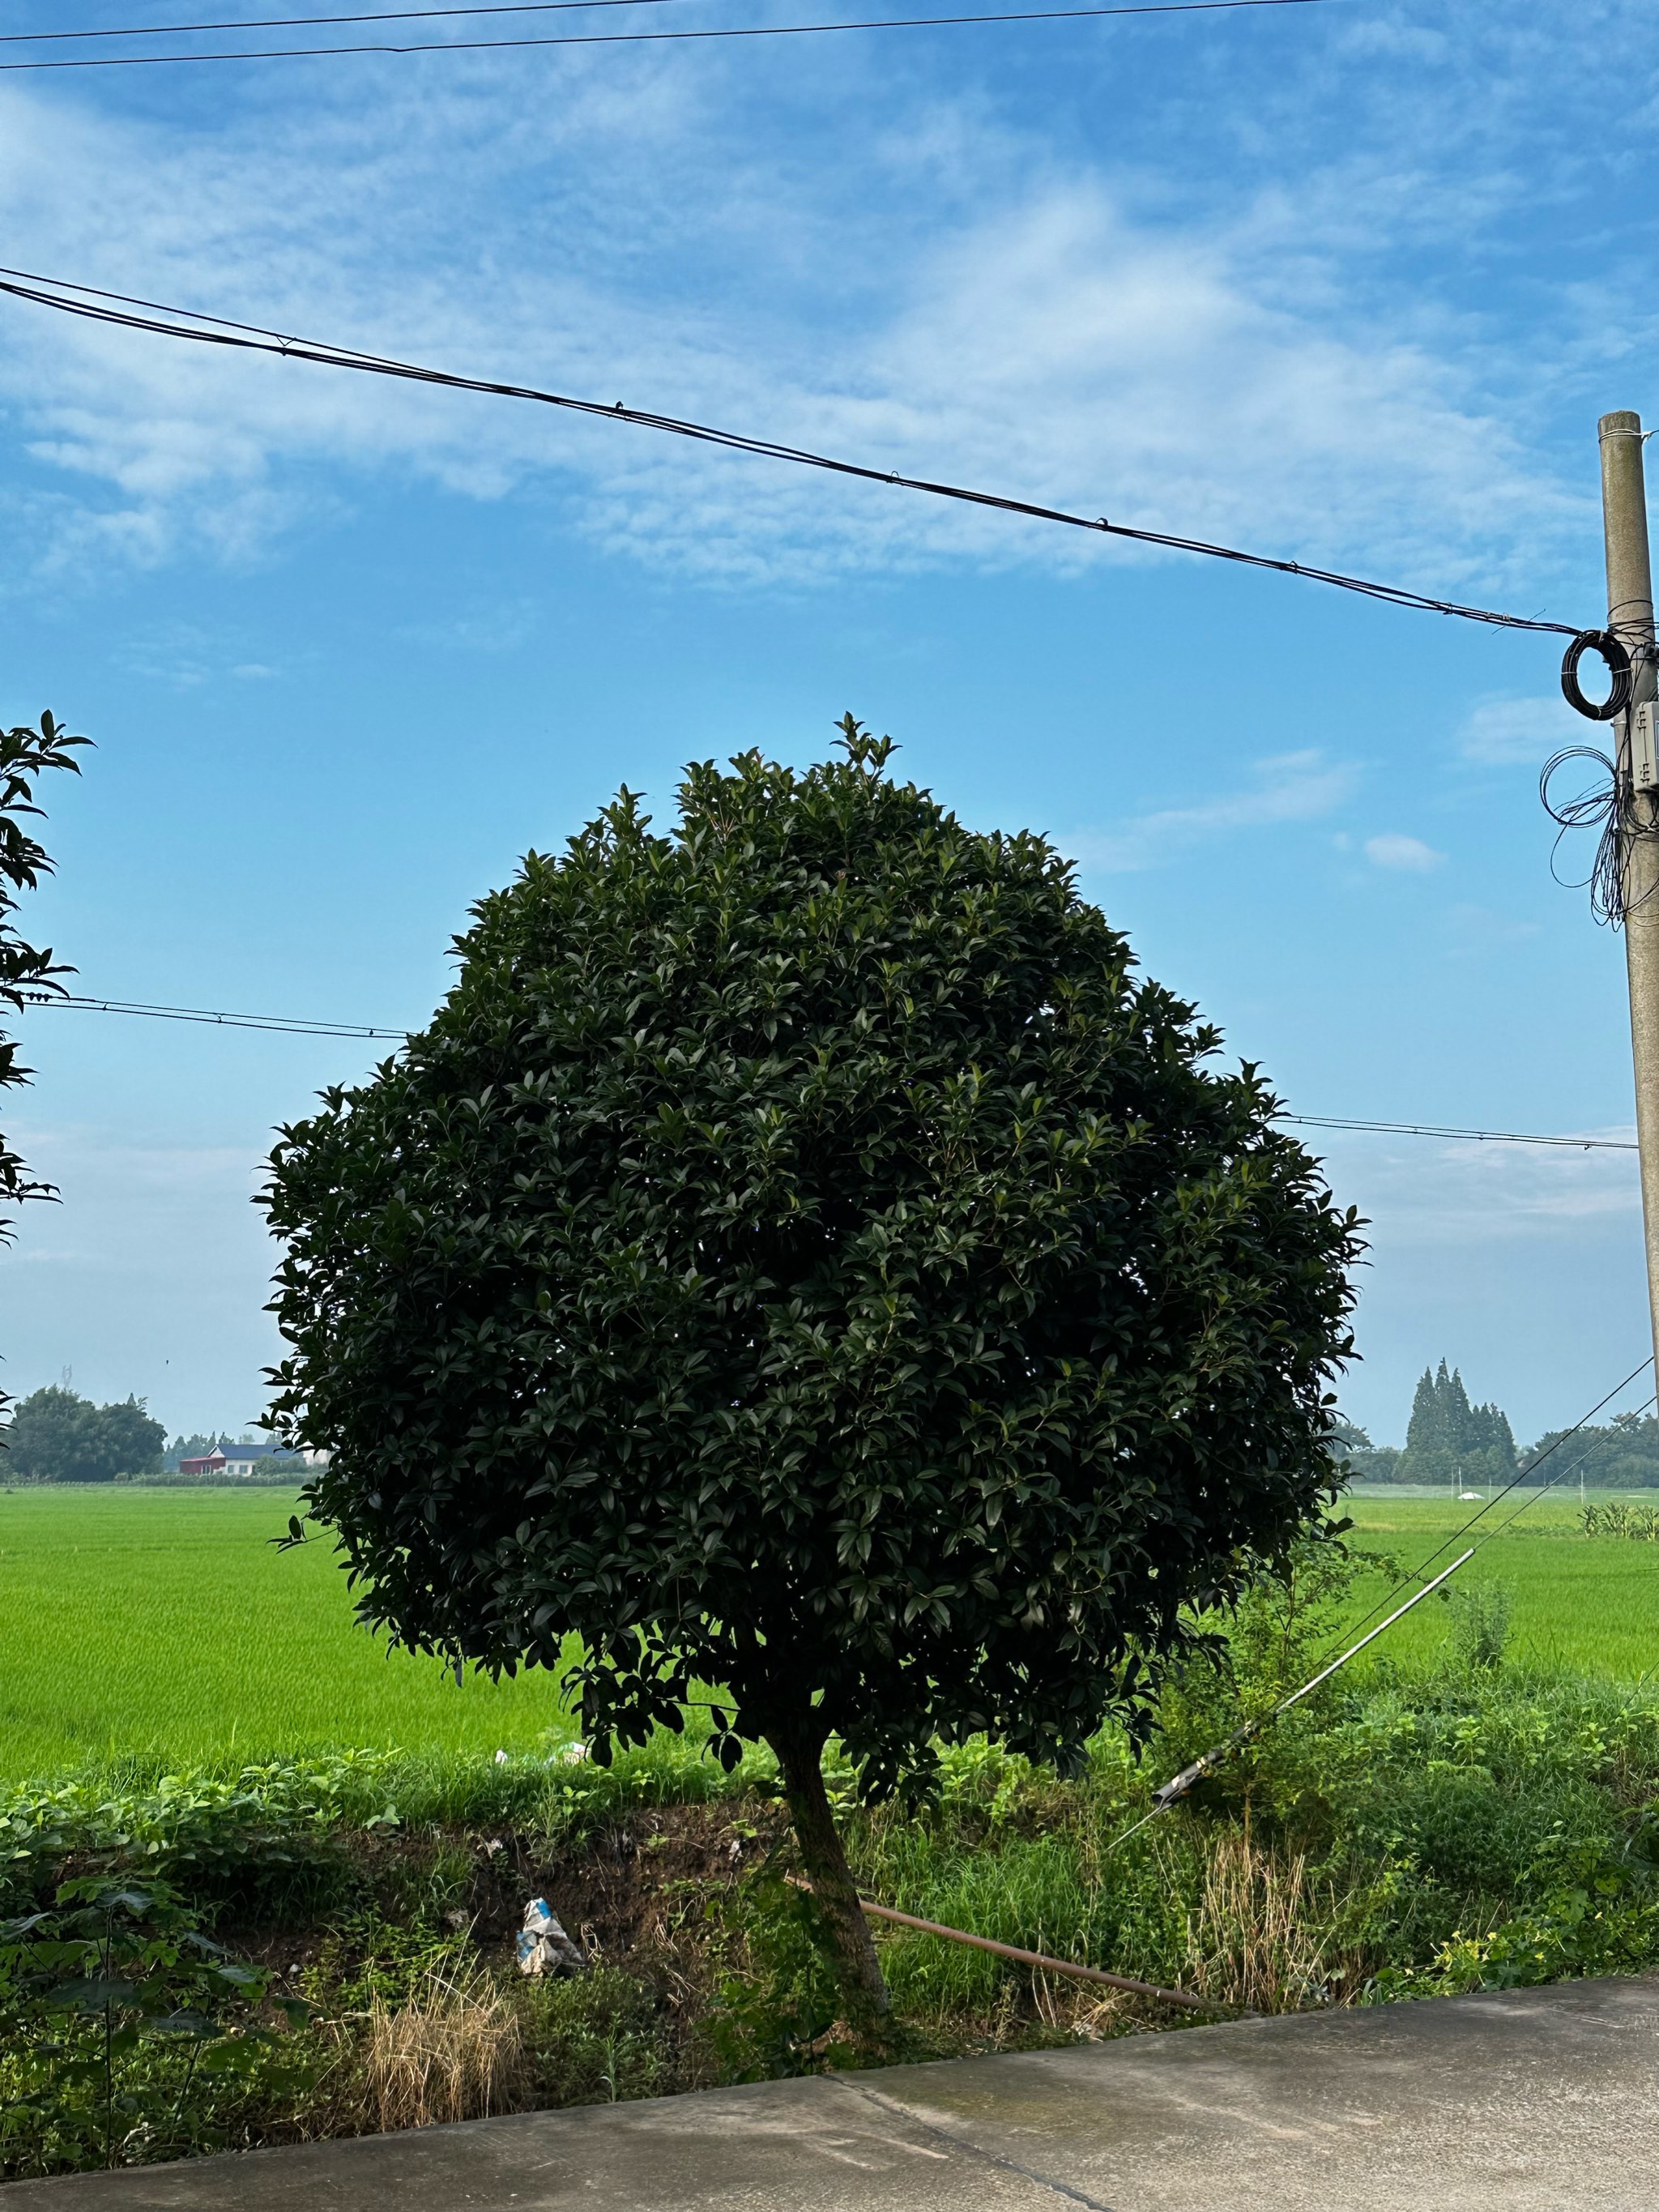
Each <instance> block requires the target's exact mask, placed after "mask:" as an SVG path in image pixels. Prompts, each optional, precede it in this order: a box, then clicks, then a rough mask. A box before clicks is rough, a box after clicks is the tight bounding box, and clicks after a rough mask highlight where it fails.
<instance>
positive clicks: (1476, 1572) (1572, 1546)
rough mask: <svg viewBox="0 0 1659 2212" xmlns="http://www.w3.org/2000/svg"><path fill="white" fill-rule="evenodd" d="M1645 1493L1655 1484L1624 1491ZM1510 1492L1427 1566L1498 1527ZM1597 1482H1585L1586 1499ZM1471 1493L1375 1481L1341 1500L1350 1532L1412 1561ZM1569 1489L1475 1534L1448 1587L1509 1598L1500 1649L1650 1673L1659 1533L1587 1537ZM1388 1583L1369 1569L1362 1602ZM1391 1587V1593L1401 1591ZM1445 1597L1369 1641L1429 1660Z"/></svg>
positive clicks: (1459, 1515)
mask: <svg viewBox="0 0 1659 2212" xmlns="http://www.w3.org/2000/svg"><path fill="white" fill-rule="evenodd" d="M1632 1494H1633V1495H1635V1496H1638V1497H1639V1498H1644V1499H1646V1500H1647V1501H1648V1502H1653V1493H1650V1492H1636V1493H1632ZM1527 1496H1528V1492H1525V1491H1524V1490H1518V1491H1512V1492H1510V1495H1509V1497H1507V1498H1504V1500H1503V1501H1502V1503H1501V1504H1494V1505H1493V1506H1492V1510H1491V1512H1490V1513H1488V1514H1486V1516H1485V1517H1484V1518H1483V1519H1481V1520H1480V1521H1477V1522H1475V1525H1474V1528H1471V1529H1470V1531H1469V1533H1468V1535H1467V1536H1466V1537H1464V1538H1463V1539H1462V1541H1458V1542H1451V1543H1449V1545H1448V1548H1447V1549H1446V1550H1445V1551H1444V1552H1443V1553H1442V1554H1441V1556H1440V1557H1439V1558H1438V1559H1437V1560H1436V1561H1435V1562H1434V1564H1433V1565H1432V1566H1431V1569H1430V1572H1431V1574H1437V1573H1438V1572H1439V1571H1440V1569H1441V1568H1442V1567H1444V1566H1449V1565H1450V1564H1451V1562H1452V1561H1453V1560H1454V1559H1455V1558H1456V1557H1457V1555H1458V1553H1460V1552H1462V1551H1464V1550H1466V1549H1467V1548H1468V1546H1469V1545H1470V1544H1472V1543H1474V1542H1476V1541H1477V1540H1478V1539H1480V1537H1482V1536H1484V1535H1485V1534H1486V1532H1487V1531H1488V1530H1489V1529H1494V1528H1501V1524H1503V1523H1504V1522H1506V1521H1507V1520H1508V1518H1509V1516H1510V1515H1511V1514H1512V1513H1514V1512H1515V1510H1516V1506H1517V1505H1518V1504H1520V1503H1521V1502H1522V1499H1524V1498H1527ZM1602 1497H1603V1493H1601V1492H1596V1491H1592V1492H1589V1502H1591V1503H1595V1502H1599V1501H1600V1500H1601V1498H1602ZM1343 1510H1344V1511H1345V1513H1346V1515H1347V1516H1348V1518H1349V1519H1350V1520H1352V1522H1353V1523H1354V1529H1353V1534H1352V1536H1351V1537H1350V1538H1349V1541H1350V1542H1351V1543H1352V1544H1353V1545H1355V1546H1356V1547H1365V1548H1372V1549H1376V1548H1381V1549H1383V1550H1385V1551H1387V1552H1389V1553H1392V1554H1394V1555H1395V1557H1396V1558H1398V1559H1401V1560H1402V1561H1404V1563H1405V1564H1406V1565H1407V1566H1409V1567H1416V1566H1418V1565H1420V1564H1422V1563H1423V1562H1425V1561H1426V1560H1427V1559H1428V1558H1429V1555H1430V1553H1432V1552H1434V1551H1436V1550H1437V1547H1439V1546H1441V1545H1442V1544H1447V1543H1448V1540H1449V1539H1450V1538H1452V1537H1454V1536H1455V1533H1456V1531H1457V1530H1459V1529H1460V1528H1462V1527H1463V1525H1464V1523H1465V1522H1468V1520H1469V1519H1470V1517H1471V1516H1473V1515H1474V1514H1477V1513H1479V1512H1480V1510H1481V1508H1480V1503H1468V1504H1463V1503H1460V1502H1458V1501H1456V1500H1455V1499H1453V1498H1401V1497H1390V1496H1389V1495H1388V1494H1387V1492H1383V1491H1372V1492H1366V1493H1363V1494H1360V1495H1358V1496H1354V1495H1351V1496H1350V1497H1349V1498H1347V1499H1346V1501H1345V1504H1344V1507H1343ZM1578 1516H1579V1499H1578V1492H1577V1490H1573V1491H1571V1492H1567V1491H1565V1490H1564V1491H1562V1492H1559V1493H1557V1492H1547V1493H1546V1494H1544V1495H1543V1496H1541V1497H1536V1498H1534V1502H1533V1503H1531V1504H1528V1505H1527V1507H1526V1510H1525V1511H1524V1512H1522V1514H1521V1515H1520V1516H1519V1517H1518V1518H1517V1519H1516V1522H1515V1523H1514V1526H1513V1527H1512V1528H1503V1529H1502V1533H1500V1534H1495V1535H1493V1536H1492V1541H1490V1542H1488V1543H1482V1544H1481V1545H1480V1548H1479V1550H1478V1551H1477V1552H1476V1553H1475V1555H1474V1559H1471V1560H1470V1561H1469V1563H1468V1565H1467V1566H1466V1567H1460V1568H1459V1570H1458V1571H1457V1573H1456V1574H1455V1575H1454V1576H1453V1577H1452V1587H1453V1588H1461V1587H1468V1586H1478V1585H1480V1584H1481V1583H1502V1584H1503V1585H1504V1589H1506V1590H1507V1592H1508V1593H1509V1595H1510V1604H1511V1612H1510V1653H1511V1655H1512V1656H1513V1657H1514V1658H1516V1660H1518V1661H1520V1662H1523V1663H1530V1664H1534V1665H1537V1666H1541V1667H1547V1668H1559V1669H1560V1670H1562V1671H1563V1672H1565V1673H1571V1674H1592V1675H1601V1676H1602V1677H1604V1678H1612V1679H1613V1680H1619V1681H1626V1682H1631V1683H1636V1682H1639V1681H1641V1680H1644V1679H1646V1678H1648V1677H1650V1676H1651V1675H1653V1674H1656V1673H1659V1543H1635V1542H1632V1541H1629V1540H1627V1539H1621V1538H1617V1537H1610V1536H1598V1537H1595V1538H1594V1539H1591V1538H1589V1537H1586V1536H1585V1535H1584V1534H1583V1533H1582V1530H1581V1528H1580V1524H1579V1517H1578ZM1388 1588H1389V1583H1388V1582H1387V1581H1385V1580H1383V1579H1382V1578H1381V1577H1379V1578H1378V1579H1377V1580H1376V1581H1375V1582H1374V1583H1370V1585H1368V1586H1367V1588H1366V1589H1364V1591H1363V1592H1362V1594H1361V1599H1360V1604H1361V1607H1362V1608H1365V1609H1368V1608H1369V1607H1370V1606H1371V1605H1372V1604H1374V1603H1375V1602H1376V1601H1377V1600H1378V1599H1379V1598H1381V1597H1382V1596H1383V1593H1384V1592H1385V1591H1386V1590H1387V1589H1388ZM1409 1595H1410V1591H1409V1589H1407V1590H1405V1591H1402V1592H1401V1602H1403V1601H1404V1599H1405V1598H1406V1597H1407V1596H1409ZM1446 1627H1447V1613H1446V1608H1445V1607H1443V1605H1442V1604H1441V1602H1440V1601H1439V1600H1438V1599H1437V1598H1432V1597H1431V1598H1428V1599H1425V1601H1424V1602H1423V1603H1422V1604H1421V1605H1420V1606H1419V1607H1417V1609H1416V1611H1415V1612H1414V1613H1410V1614H1408V1615H1407V1618H1406V1619H1405V1620H1402V1621H1401V1623H1400V1625H1399V1626H1398V1627H1396V1628H1391V1629H1390V1630H1389V1632H1388V1634H1387V1636H1386V1637H1384V1638H1382V1639H1381V1640H1380V1641H1379V1642H1378V1643H1377V1644H1376V1646H1375V1647H1374V1649H1375V1650H1376V1651H1377V1652H1378V1653H1379V1654H1381V1653H1383V1652H1385V1651H1386V1652H1387V1653H1388V1654H1389V1656H1390V1657H1392V1658H1395V1659H1399V1660H1402V1661H1406V1662H1419V1663H1421V1662H1424V1661H1426V1660H1429V1659H1431V1658H1432V1657H1433V1656H1434V1655H1435V1652H1436V1650H1437V1646H1438V1645H1439V1644H1441V1643H1442V1642H1443V1640H1444V1638H1445V1635H1446Z"/></svg>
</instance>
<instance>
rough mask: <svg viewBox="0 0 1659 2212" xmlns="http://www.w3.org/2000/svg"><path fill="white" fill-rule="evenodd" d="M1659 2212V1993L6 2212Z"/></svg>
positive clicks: (34, 2191)
mask: <svg viewBox="0 0 1659 2212" xmlns="http://www.w3.org/2000/svg"><path fill="white" fill-rule="evenodd" d="M1076 2206H1081V2207H1083V2208H1085V2212H1498V2208H1500V2207H1501V2208H1502V2212H1589V2208H1592V2207H1594V2208H1595V2212H1659V1976H1644V1977H1641V1978H1636V1979H1632V1980H1619V1981H1600V1982H1578V1983H1570V1984H1565V1985H1562V1986H1560V1987H1558V1988H1554V1989H1547V1990H1510V1991H1505V1992H1504V1993H1503V1994H1501V1995H1493V1996H1474V1997H1453V1998H1443V1999H1439V2000H1437V2001H1435V2002H1428V2003H1420V2004H1401V2005H1392V2006H1389V2007H1385V2008H1383V2007H1380V2008H1376V2009H1374V2010H1368V2011H1364V2012H1343V2013H1327V2014H1319V2015H1303V2016H1299V2017H1297V2018H1294V2019H1281V2020H1272V2021H1249V2022H1242V2023H1238V2024H1236V2025H1233V2026H1230V2027H1201V2028H1188V2029H1183V2030H1182V2031H1181V2032H1180V2033H1174V2034H1167V2035H1158V2036H1137V2037H1133V2038H1127V2039H1122V2040H1121V2041H1118V2042H1115V2043H1110V2044H1106V2045H1087V2046H1084V2047H1080V2048H1079V2049H1076V2050H1070V2051H1045V2052H1036V2053H1031V2054H1028V2055H1024V2056H1022V2057H1011V2058H975V2059H963V2060H957V2061H953V2062H951V2063H944V2064H940V2065H935V2066H904V2067H894V2068H890V2069H887V2070H886V2071H884V2072H878V2073H870V2074H860V2075H832V2076H828V2077H820V2078H818V2079H816V2080H813V2081H767V2082H759V2083H757V2084H755V2085H754V2086H753V2087H746V2088H741V2089H718V2090H710V2091H707V2092H705V2093H702V2094H699V2095H696V2096H688V2097H662V2098H654V2099H653V2100H650V2101H648V2102H646V2103H642V2104H634V2105H604V2106H586V2107H585V2108H583V2109H581V2110H580V2111H576V2112H536V2113H527V2114H524V2115H522V2116H520V2117H518V2118H511V2119H502V2120H480V2121H475V2122H473V2123H471V2124H469V2125H467V2126H465V2127H453V2128H432V2129H428V2130H425V2131H423V2132H422V2133H420V2134H416V2135H401V2136H368V2137H363V2138H360V2139H359V2140H357V2141H355V2142H339V2143H314V2144H308V2145H307V2146H305V2147H304V2148H299V2149H294V2150H272V2151H256V2152H254V2153H252V2154H251V2155H248V2156H246V2157H240V2158H212V2159H201V2160H192V2161H191V2162H189V2163H187V2164H183V2165H178V2166H150V2167H148V2168H143V2169H140V2170H137V2171H135V2172H125V2173H112V2174H98V2175H76V2176H73V2177H70V2178H68V2179H64V2180H59V2181H46V2182H18V2183H15V2184H13V2185H12V2186H11V2187H10V2188H9V2189H0V2212H82V2208H84V2212H221V2208H225V2207H234V2208H236V2212H461V2208H464V2207H465V2208H476V2212H691V2208H696V2212H1066V2208H1068V2207H1076Z"/></svg>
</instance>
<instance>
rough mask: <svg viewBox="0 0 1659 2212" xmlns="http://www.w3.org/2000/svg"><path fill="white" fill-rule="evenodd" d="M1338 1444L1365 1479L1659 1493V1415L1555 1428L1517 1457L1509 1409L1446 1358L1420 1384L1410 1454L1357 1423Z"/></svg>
mask: <svg viewBox="0 0 1659 2212" xmlns="http://www.w3.org/2000/svg"><path fill="white" fill-rule="evenodd" d="M1334 1446H1335V1449H1336V1453H1337V1455H1338V1457H1339V1458H1340V1459H1341V1460H1343V1461H1344V1462H1346V1465H1347V1467H1348V1468H1349V1471H1350V1474H1351V1475H1352V1478H1353V1479H1354V1480H1358V1481H1361V1482H1409V1483H1418V1484H1424V1485H1431V1486H1434V1487H1436V1488H1440V1487H1444V1488H1446V1489H1450V1488H1452V1487H1453V1486H1454V1485H1455V1486H1456V1487H1458V1488H1459V1489H1465V1488H1467V1489H1470V1490H1484V1489H1486V1488H1487V1487H1488V1486H1501V1485H1502V1484H1504V1483H1506V1482H1512V1481H1514V1480H1516V1476H1517V1474H1518V1475H1519V1476H1520V1479H1521V1480H1522V1482H1523V1483H1526V1484H1531V1483H1534V1482H1536V1483H1539V1484H1544V1483H1547V1482H1556V1481H1565V1480H1569V1479H1570V1480H1571V1481H1572V1483H1573V1484H1574V1485H1575V1486H1576V1485H1577V1483H1578V1482H1579V1480H1581V1479H1582V1480H1583V1483H1584V1485H1585V1486H1586V1488H1588V1489H1593V1490H1646V1489H1659V1418H1655V1417H1653V1416H1651V1415H1650V1416H1649V1417H1647V1418H1645V1419H1644V1418H1643V1417H1642V1416H1641V1415H1640V1414H1637V1413H1620V1414H1617V1415H1615V1417H1614V1419H1613V1421H1612V1422H1611V1423H1609V1424H1608V1425H1607V1426H1606V1427H1602V1428H1598V1427H1589V1428H1583V1429H1579V1430H1578V1431H1576V1432H1575V1431H1572V1430H1571V1429H1550V1430H1547V1431H1546V1432H1545V1433H1544V1435H1542V1436H1541V1437H1539V1439H1538V1441H1537V1443H1534V1444H1529V1445H1528V1447H1527V1448H1526V1449H1525V1450H1524V1451H1522V1452H1519V1453H1517V1451H1516V1445H1515V1437H1514V1436H1513V1434H1512V1432H1511V1431H1510V1424H1509V1420H1508V1418H1507V1416H1506V1415H1505V1414H1504V1412H1503V1410H1502V1408H1501V1407H1498V1406H1495V1405H1486V1406H1478V1405H1474V1404H1472V1403H1471V1401H1470V1399H1469V1395H1468V1391H1467V1390H1466V1389H1465V1388H1464V1385H1463V1378H1462V1375H1461V1374H1460V1373H1459V1372H1458V1370H1456V1369H1455V1367H1454V1368H1452V1369H1450V1370H1448V1368H1447V1365H1446V1363H1445V1361H1444V1360H1442V1361H1441V1363H1440V1365H1439V1367H1438V1369H1427V1368H1425V1370H1424V1372H1423V1376H1422V1379H1421V1381H1420V1382H1419V1383H1418V1386H1417V1391H1416V1395H1415V1397H1414V1398H1413V1402H1412V1416H1411V1421H1410V1424H1409V1425H1408V1426H1407V1431H1406V1444H1405V1449H1404V1450H1396V1449H1395V1448H1394V1447H1393V1446H1392V1445H1389V1444H1381V1445H1378V1444H1373V1443H1372V1442H1371V1440H1370V1437H1368V1436H1367V1435H1366V1433H1365V1431H1364V1430H1363V1429H1361V1428H1358V1427H1356V1426H1355V1425H1354V1424H1353V1423H1352V1422H1351V1421H1340V1422H1339V1423H1338V1424H1337V1429H1336V1432H1335V1436H1334Z"/></svg>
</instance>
